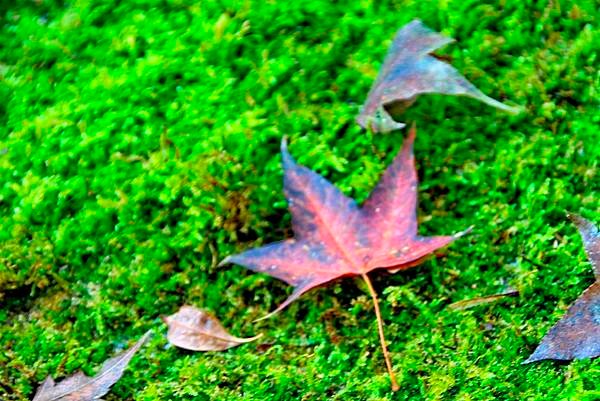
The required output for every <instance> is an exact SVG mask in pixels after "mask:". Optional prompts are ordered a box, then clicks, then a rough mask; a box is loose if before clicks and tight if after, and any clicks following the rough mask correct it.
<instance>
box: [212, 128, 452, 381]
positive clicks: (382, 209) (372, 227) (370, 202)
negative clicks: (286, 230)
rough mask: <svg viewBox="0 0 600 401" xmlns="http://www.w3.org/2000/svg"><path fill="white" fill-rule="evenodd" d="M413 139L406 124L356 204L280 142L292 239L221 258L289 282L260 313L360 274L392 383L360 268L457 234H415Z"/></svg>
mask: <svg viewBox="0 0 600 401" xmlns="http://www.w3.org/2000/svg"><path fill="white" fill-rule="evenodd" d="M414 138H415V129H414V128H413V129H412V130H411V131H410V134H409V136H408V138H407V139H406V141H405V142H404V146H403V148H402V150H401V151H400V152H399V153H398V155H397V156H396V158H395V159H394V161H393V163H392V164H391V165H390V166H389V167H388V169H387V170H386V171H385V173H384V174H383V177H382V178H381V180H380V181H379V184H378V185H377V187H376V188H375V190H374V191H373V192H372V193H371V195H370V196H369V198H368V199H367V200H366V201H365V203H364V205H363V206H362V208H360V207H359V206H358V205H357V204H356V202H355V201H354V200H353V199H351V198H349V197H347V196H345V195H344V194H343V193H342V192H341V191H340V190H339V189H337V188H336V187H335V186H334V185H332V184H331V183H330V182H328V181H327V180H326V179H325V178H323V177H321V176H319V175H318V174H316V173H315V172H313V171H311V170H309V169H308V168H306V167H303V166H300V165H298V164H296V162H295V161H294V159H292V157H291V156H290V154H289V153H288V151H287V144H286V141H285V140H284V141H283V142H282V146H281V152H282V158H283V169H284V172H285V174H284V191H285V196H286V199H287V201H288V205H289V209H290V212H291V214H292V227H293V230H294V234H295V237H294V238H292V239H287V240H284V241H281V242H276V243H273V244H269V245H266V246H263V247H260V248H255V249H251V250H248V251H246V252H243V253H240V254H237V255H233V256H229V257H227V258H226V259H225V260H223V262H222V264H224V263H236V264H239V265H242V266H245V267H247V268H248V269H251V270H254V271H257V272H261V273H267V274H269V275H271V276H273V277H276V278H278V279H280V280H283V281H285V282H286V283H288V284H290V285H292V286H294V287H295V290H294V292H293V293H292V295H291V296H290V297H289V298H288V299H287V300H286V301H285V302H284V303H282V304H281V305H280V306H279V307H278V308H277V309H276V310H275V311H273V312H272V313H270V314H269V315H267V316H266V317H268V316H271V315H272V314H274V313H276V312H278V311H280V310H281V309H283V308H284V307H286V306H287V305H289V304H290V303H291V302H292V301H294V300H295V299H297V298H298V297H299V296H300V295H302V294H303V293H305V292H306V291H308V290H310V289H312V288H314V287H317V286H319V285H322V284H325V283H328V282H330V281H333V280H335V279H338V278H340V277H351V276H362V278H363V279H364V280H365V281H366V283H367V285H368V287H369V291H370V292H371V295H372V297H373V300H374V303H375V312H376V314H377V320H378V324H379V332H380V339H381V342H382V347H383V351H384V356H385V358H386V363H387V366H388V370H389V372H390V376H391V379H392V384H393V387H394V388H396V389H397V388H398V386H397V384H396V383H395V379H394V377H393V373H392V369H391V364H390V362H389V356H388V352H387V349H386V347H385V339H384V338H383V327H382V321H381V316H380V312H379V306H378V302H377V297H376V294H375V291H374V290H373V286H372V284H371V282H370V280H369V277H368V276H367V273H368V272H370V271H372V270H374V269H379V268H386V269H389V270H391V271H397V270H402V269H406V268H409V267H411V266H415V265H416V264H418V263H420V262H421V261H422V260H423V259H424V258H425V257H426V256H428V255H430V254H431V253H432V252H434V251H435V250H436V249H439V248H441V247H443V246H445V245H447V244H449V243H450V242H452V241H453V240H454V239H456V238H457V237H459V236H460V235H462V233H459V234H456V235H452V236H435V237H422V236H420V235H418V234H417V213H416V206H417V174H416V171H415V165H414V156H413V142H414Z"/></svg>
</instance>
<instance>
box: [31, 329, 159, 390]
mask: <svg viewBox="0 0 600 401" xmlns="http://www.w3.org/2000/svg"><path fill="white" fill-rule="evenodd" d="M150 334H151V332H150V331H148V332H146V334H144V335H143V336H142V338H140V339H139V340H138V341H137V342H136V343H135V344H134V345H133V346H132V347H131V348H129V349H128V350H126V351H124V352H122V353H120V354H118V355H117V356H115V357H113V358H110V359H108V360H107V361H106V362H104V364H103V365H102V368H101V369H100V372H98V374H97V375H96V376H94V377H89V376H86V375H84V374H83V373H82V372H78V373H76V374H74V375H73V376H71V377H68V378H66V379H65V380H63V381H61V382H60V383H55V382H54V380H53V379H52V377H50V376H48V377H47V378H46V380H45V381H44V382H43V383H42V384H41V386H40V387H39V388H38V390H37V392H36V394H35V397H33V401H92V400H100V397H102V396H103V395H105V394H106V393H108V391H109V390H110V387H111V386H112V385H113V384H115V383H116V382H117V381H118V380H119V379H120V378H121V376H122V375H123V371H125V369H126V368H127V365H128V364H129V361H130V360H131V358H132V357H133V355H134V354H135V353H136V352H137V351H138V350H139V349H140V347H141V346H142V345H143V344H144V342H146V340H147V339H148V337H149V336H150Z"/></svg>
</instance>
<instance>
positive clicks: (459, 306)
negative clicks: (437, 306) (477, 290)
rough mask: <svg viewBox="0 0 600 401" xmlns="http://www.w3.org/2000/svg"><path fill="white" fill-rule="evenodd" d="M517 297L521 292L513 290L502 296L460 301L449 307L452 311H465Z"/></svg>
mask: <svg viewBox="0 0 600 401" xmlns="http://www.w3.org/2000/svg"><path fill="white" fill-rule="evenodd" d="M517 295H519V291H517V290H512V289H511V290H507V291H504V292H501V293H500V294H493V295H486V296H483V297H477V298H471V299H465V300H462V301H458V302H453V303H451V304H450V305H448V307H449V308H450V309H454V310H464V309H469V308H472V307H474V306H479V305H485V304H489V303H492V302H495V301H497V300H499V299H502V298H506V297H516V296H517Z"/></svg>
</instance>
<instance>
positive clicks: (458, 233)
mask: <svg viewBox="0 0 600 401" xmlns="http://www.w3.org/2000/svg"><path fill="white" fill-rule="evenodd" d="M473 228H475V226H470V227H468V228H467V229H466V230H463V231H460V232H457V233H456V234H454V235H453V237H454V239H459V238H461V237H464V236H465V235H467V234H470V233H471V232H472V231H473Z"/></svg>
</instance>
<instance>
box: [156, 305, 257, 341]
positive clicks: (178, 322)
mask: <svg viewBox="0 0 600 401" xmlns="http://www.w3.org/2000/svg"><path fill="white" fill-rule="evenodd" d="M163 320H164V322H165V323H166V324H167V326H168V328H169V331H168V332H167V339H168V340H169V342H170V343H171V344H173V345H175V346H176V347H179V348H184V349H187V350H191V351H223V350H226V349H228V348H232V347H236V346H238V345H240V344H244V343H248V342H250V341H254V340H256V339H257V338H259V337H260V336H261V335H258V336H256V337H252V338H238V337H234V336H232V335H231V334H229V333H228V332H227V331H226V330H225V328H224V327H223V326H222V325H221V323H220V322H219V320H218V319H217V318H216V317H214V316H212V315H211V314H209V313H208V312H206V311H203V310H201V309H198V308H196V307H193V306H187V305H184V306H182V307H181V308H180V309H179V311H178V312H177V313H175V314H173V315H171V316H167V317H166V318H164V319H163Z"/></svg>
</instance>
